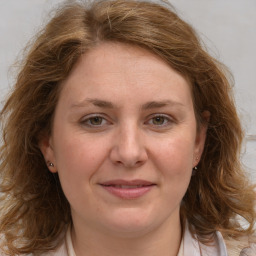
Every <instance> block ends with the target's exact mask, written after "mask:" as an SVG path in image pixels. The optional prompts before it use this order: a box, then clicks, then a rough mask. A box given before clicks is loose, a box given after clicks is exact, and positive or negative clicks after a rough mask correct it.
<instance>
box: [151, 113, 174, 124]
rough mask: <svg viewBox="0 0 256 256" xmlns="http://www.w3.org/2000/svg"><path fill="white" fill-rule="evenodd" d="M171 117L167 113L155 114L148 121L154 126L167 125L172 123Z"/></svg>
mask: <svg viewBox="0 0 256 256" xmlns="http://www.w3.org/2000/svg"><path fill="white" fill-rule="evenodd" d="M171 122H172V121H171V118H170V117H169V116H167V115H160V114H159V115H155V116H153V117H151V118H150V119H149V121H148V122H147V123H148V124H150V125H153V126H167V125H169V124H171Z"/></svg>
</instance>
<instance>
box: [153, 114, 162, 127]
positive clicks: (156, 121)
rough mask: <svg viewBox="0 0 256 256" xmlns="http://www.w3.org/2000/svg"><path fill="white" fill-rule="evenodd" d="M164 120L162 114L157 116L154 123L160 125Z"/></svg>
mask: <svg viewBox="0 0 256 256" xmlns="http://www.w3.org/2000/svg"><path fill="white" fill-rule="evenodd" d="M163 122H164V118H163V117H161V116H158V117H155V118H154V121H153V123H154V124H158V125H159V124H163Z"/></svg>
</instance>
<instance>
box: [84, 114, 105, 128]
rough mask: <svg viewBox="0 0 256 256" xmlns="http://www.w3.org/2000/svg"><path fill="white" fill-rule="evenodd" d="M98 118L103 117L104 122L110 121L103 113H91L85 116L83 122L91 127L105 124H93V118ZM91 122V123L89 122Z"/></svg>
mask: <svg viewBox="0 0 256 256" xmlns="http://www.w3.org/2000/svg"><path fill="white" fill-rule="evenodd" d="M96 118H99V119H101V120H102V121H103V122H106V123H110V122H109V121H107V119H106V118H104V117H103V116H102V115H100V114H94V115H90V116H87V118H84V119H83V120H82V121H81V123H82V124H83V125H85V126H87V127H91V128H98V127H102V126H104V125H105V124H102V122H101V124H99V125H95V124H92V120H93V119H96ZM89 122H90V123H89Z"/></svg>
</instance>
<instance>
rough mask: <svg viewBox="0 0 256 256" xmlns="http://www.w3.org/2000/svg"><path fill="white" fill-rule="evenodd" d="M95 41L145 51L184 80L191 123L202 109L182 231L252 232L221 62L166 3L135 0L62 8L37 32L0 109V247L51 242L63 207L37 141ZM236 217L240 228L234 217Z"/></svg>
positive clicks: (251, 199) (60, 227)
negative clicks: (205, 115) (203, 134)
mask: <svg viewBox="0 0 256 256" xmlns="http://www.w3.org/2000/svg"><path fill="white" fill-rule="evenodd" d="M104 41H115V42H125V43H128V44H132V45H137V46H140V47H143V48H146V49H148V50H149V51H151V52H153V53H154V54H156V55H158V56H160V57H161V58H162V59H163V60H164V61H166V62H167V63H168V64H169V65H170V66H171V67H172V68H174V69H175V70H176V71H178V72H180V73H181V74H182V75H183V76H184V77H186V78H188V79H189V81H190V84H191V88H192V97H193V102H194V108H195V113H196V118H197V123H198V124H200V123H201V122H202V118H201V113H202V112H203V111H205V110H207V111H209V112H210V113H211V119H210V122H209V128H208V133H207V139H206V143H205V149H204V152H203V155H202V159H201V161H200V163H199V165H198V171H197V173H196V175H194V176H192V179H191V182H190V185H189V187H188V190H187V192H186V194H185V196H184V198H183V201H182V204H181V216H182V218H183V219H186V220H187V221H188V223H189V227H190V230H191V231H192V232H193V233H194V234H196V235H197V236H198V238H199V239H200V240H201V241H203V242H207V241H208V240H207V239H209V235H211V234H213V233H214V232H215V231H216V230H219V231H221V232H222V234H223V235H224V236H225V237H230V236H232V237H239V236H242V235H251V234H252V232H253V225H254V222H255V211H254V205H255V192H254V190H253V185H252V184H250V182H249V180H248V179H247V178H246V176H245V172H244V171H243V169H242V167H241V163H240V158H239V154H240V146H241V142H242V137H243V133H242V129H241V125H240V122H239V119H238V116H237V113H236V109H235V105H234V101H233V98H232V90H231V85H230V82H229V81H228V79H227V72H226V71H225V70H226V69H225V67H224V66H223V65H222V64H220V63H219V62H218V61H217V60H215V59H214V58H213V57H211V56H210V55H209V54H208V53H207V52H206V50H205V49H204V47H203V46H202V44H201V42H200V40H199V38H198V36H197V35H196V33H195V31H194V30H193V29H192V28H191V26H190V25H188V24H187V23H186V22H184V21H183V20H181V19H180V18H179V17H178V16H177V14H176V13H175V11H173V10H172V7H171V6H164V5H159V4H155V3H150V2H143V1H135V0H107V1H95V2H93V3H91V4H83V3H78V2H76V3H74V1H72V3H70V4H65V5H63V6H62V7H61V8H59V9H58V10H57V11H56V14H55V16H54V17H53V18H52V19H51V21H50V22H49V23H48V24H47V26H46V27H45V28H44V29H43V30H42V31H41V32H40V33H39V35H38V36H37V38H36V40H35V41H34V42H33V45H32V47H31V49H30V51H29V52H28V54H27V56H26V58H25V60H24V62H23V66H22V68H21V70H20V72H19V74H18V76H17V81H16V84H15V86H14V88H13V91H12V93H11V95H10V97H9V98H8V100H7V101H6V104H5V105H4V107H3V109H2V111H1V119H0V121H1V125H2V133H3V141H2V146H1V151H0V159H1V162H0V182H1V195H2V200H3V201H2V203H1V212H0V213H1V214H0V221H1V222H0V233H1V234H2V237H3V239H2V245H1V248H2V250H4V251H5V252H6V253H8V254H9V255H15V254H23V253H35V254H36V253H41V252H47V251H49V250H51V249H54V248H56V246H57V245H58V243H59V242H60V240H61V239H62V236H63V234H64V233H65V230H66V227H67V224H68V223H70V222H71V213H70V206H69V203H68V201H67V200H66V198H65V196H64V194H63V192H62V189H61V186H60V182H59V179H58V176H57V175H56V174H53V173H51V172H49V170H48V167H47V165H46V163H45V160H44V158H43V155H42V153H41V151H40V149H39V146H38V144H39V141H40V140H41V139H42V138H43V136H45V135H50V134H51V128H52V127H51V126H52V120H53V116H54V110H55V106H56V104H57V101H58V96H59V93H60V90H61V86H60V84H61V82H62V81H63V80H65V79H66V78H67V76H68V75H69V73H70V71H71V69H72V68H73V66H74V64H75V63H76V62H77V60H78V58H79V57H80V56H81V55H82V54H84V53H85V54H86V52H87V51H89V50H90V49H91V48H92V47H95V46H96V45H97V44H100V43H101V42H104ZM237 216H242V217H243V218H244V219H245V220H246V221H247V222H248V225H247V227H246V228H243V227H242V226H241V224H240V222H238V221H236V217H237Z"/></svg>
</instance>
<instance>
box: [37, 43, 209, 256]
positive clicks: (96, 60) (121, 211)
mask: <svg viewBox="0 0 256 256" xmlns="http://www.w3.org/2000/svg"><path fill="white" fill-rule="evenodd" d="M62 87H63V88H62V91H61V93H60V98H59V101H58V104H57V106H56V111H55V117H54V122H53V130H52V134H51V136H50V137H49V138H45V139H44V141H42V143H41V150H42V153H43V154H44V157H45V160H46V161H50V162H52V163H53V164H54V166H52V167H49V169H50V171H51V172H58V174H59V177H60V181H61V185H62V188H63V191H64V193H65V195H66V197H67V199H68V201H69V203H70V206H71V213H72V219H73V226H72V241H73V245H74V249H75V252H76V254H77V256H83V255H111V256H113V255H140V256H143V255H147V256H148V255H152V256H153V255H168V256H169V255H177V253H178V250H179V245H180V241H181V225H180V215H179V214H180V212H179V211H180V203H181V200H182V198H183V196H184V194H185V192H186V190H187V187H188V185H189V182H190V178H191V173H192V168H193V167H194V166H196V165H197V163H198V162H199V160H200V156H201V154H202V151H203V147H204V142H205V137H206V129H207V127H206V126H203V125H201V126H200V129H197V124H196V119H195V113H194V108H193V102H192V97H191V91H190V87H189V83H188V81H187V80H186V79H185V78H184V77H182V76H181V75H180V74H179V73H177V72H176V71H175V70H173V69H172V68H171V67H170V66H169V65H167V64H166V63H165V62H164V61H163V60H161V59H160V58H159V57H157V56H155V55H154V54H152V53H150V52H149V51H147V50H145V49H141V48H139V47H135V46H130V45H126V44H121V43H102V44H100V45H98V46H96V47H95V48H93V49H92V50H90V51H89V52H88V53H86V54H85V55H83V56H82V57H81V58H80V60H79V61H78V63H77V64H76V65H75V67H74V68H73V70H72V72H71V74H70V75H69V76H68V78H67V79H66V81H64V82H63V84H62ZM152 102H153V103H152ZM115 179H122V180H129V181H131V180H137V179H140V180H146V181H149V182H151V183H153V184H154V186H152V188H151V189H150V190H149V192H147V193H146V194H144V195H142V196H140V197H138V198H134V199H124V198H120V197H118V196H115V195H113V194H111V193H109V192H108V191H106V189H104V188H103V187H102V186H101V185H100V184H102V183H104V182H106V181H109V180H115Z"/></svg>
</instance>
